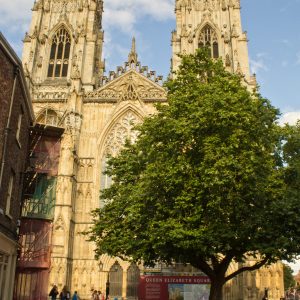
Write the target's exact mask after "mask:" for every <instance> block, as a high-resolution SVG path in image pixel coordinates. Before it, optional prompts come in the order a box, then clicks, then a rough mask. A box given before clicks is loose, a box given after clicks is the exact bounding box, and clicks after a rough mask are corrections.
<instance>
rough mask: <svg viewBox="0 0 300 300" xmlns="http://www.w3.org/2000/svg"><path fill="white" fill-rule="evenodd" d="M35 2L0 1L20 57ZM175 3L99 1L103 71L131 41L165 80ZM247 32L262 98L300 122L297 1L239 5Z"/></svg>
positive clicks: (4, 26) (250, 0) (0, 20)
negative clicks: (102, 30)
mask: <svg viewBox="0 0 300 300" xmlns="http://www.w3.org/2000/svg"><path fill="white" fill-rule="evenodd" d="M33 2H34V0H9V1H7V0H0V30H1V31H2V33H3V34H4V35H5V36H6V38H7V39H8V41H9V42H10V43H11V45H12V46H13V48H14V49H15V51H16V52H17V54H18V55H19V56H21V53H22V42H21V40H22V38H23V37H24V34H25V32H26V31H27V30H28V28H29V22H30V18H31V8H32V5H33ZM174 2H175V0H151V1H149V0H107V1H104V10H105V12H104V16H103V28H104V31H105V45H104V58H105V60H106V70H107V71H110V70H115V68H116V66H118V65H122V64H123V62H124V61H126V59H127V55H128V52H129V49H130V45H131V39H132V36H135V37H136V39H137V50H138V54H139V59H140V60H141V62H142V64H143V65H148V66H149V68H150V69H151V70H154V71H157V74H161V75H164V77H165V78H166V77H167V75H168V73H169V70H170V58H171V46H170V44H171V43H170V38H171V31H172V30H174V29H175V15H174ZM241 6H242V23H243V29H244V30H245V31H247V32H248V38H249V56H250V67H251V70H252V72H253V73H255V74H256V75H257V80H258V83H259V85H260V89H261V94H262V95H263V96H264V97H266V98H268V99H269V100H270V101H271V102H272V104H273V105H274V106H275V107H278V108H279V109H280V110H281V112H282V114H283V117H282V122H286V121H290V122H295V121H296V120H297V118H300V96H299V92H298V87H299V86H300V30H299V28H300V18H299V16H298V15H299V12H300V0H241Z"/></svg>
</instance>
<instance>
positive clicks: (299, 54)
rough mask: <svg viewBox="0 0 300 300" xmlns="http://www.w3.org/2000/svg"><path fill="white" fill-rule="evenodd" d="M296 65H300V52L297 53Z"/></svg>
mask: <svg viewBox="0 0 300 300" xmlns="http://www.w3.org/2000/svg"><path fill="white" fill-rule="evenodd" d="M296 65H300V52H298V53H297V54H296Z"/></svg>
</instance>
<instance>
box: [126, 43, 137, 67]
mask: <svg viewBox="0 0 300 300" xmlns="http://www.w3.org/2000/svg"><path fill="white" fill-rule="evenodd" d="M137 60H138V55H137V53H136V44H135V37H133V38H132V44H131V51H130V53H129V55H128V62H129V64H130V65H131V64H136V63H137Z"/></svg>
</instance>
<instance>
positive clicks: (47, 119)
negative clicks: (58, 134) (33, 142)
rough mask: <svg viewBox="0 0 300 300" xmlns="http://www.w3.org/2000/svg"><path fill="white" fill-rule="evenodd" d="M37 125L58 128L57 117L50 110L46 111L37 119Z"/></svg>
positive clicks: (58, 121) (58, 120)
mask: <svg viewBox="0 0 300 300" xmlns="http://www.w3.org/2000/svg"><path fill="white" fill-rule="evenodd" d="M37 122H38V123H42V124H47V125H51V126H58V125H59V123H60V119H59V116H58V115H57V113H56V112H55V111H54V110H52V109H46V110H45V111H44V112H43V113H42V114H41V115H40V116H39V117H38V118H37Z"/></svg>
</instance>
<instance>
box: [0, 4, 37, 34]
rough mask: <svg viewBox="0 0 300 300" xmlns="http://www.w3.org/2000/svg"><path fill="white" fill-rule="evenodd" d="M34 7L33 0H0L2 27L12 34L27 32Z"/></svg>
mask: <svg viewBox="0 0 300 300" xmlns="http://www.w3.org/2000/svg"><path fill="white" fill-rule="evenodd" d="M32 5H33V1H32V0H9V1H7V0H0V7H1V10H0V26H1V27H5V28H7V30H8V31H10V32H19V31H22V32H25V31H27V30H28V28H29V22H30V18H31V10H30V8H32Z"/></svg>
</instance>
